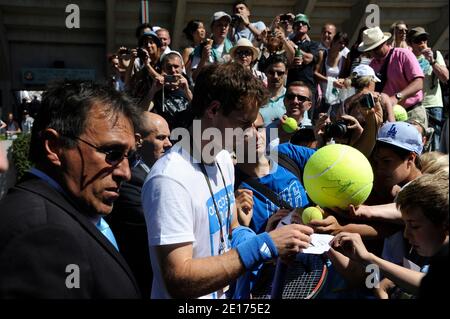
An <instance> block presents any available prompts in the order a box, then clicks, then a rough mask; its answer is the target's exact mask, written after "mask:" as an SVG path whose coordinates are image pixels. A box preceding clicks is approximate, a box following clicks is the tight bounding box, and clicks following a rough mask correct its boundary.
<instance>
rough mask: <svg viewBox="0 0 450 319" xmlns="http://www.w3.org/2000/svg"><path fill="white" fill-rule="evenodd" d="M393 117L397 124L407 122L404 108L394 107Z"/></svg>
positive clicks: (406, 113)
mask: <svg viewBox="0 0 450 319" xmlns="http://www.w3.org/2000/svg"><path fill="white" fill-rule="evenodd" d="M393 109H394V117H395V120H396V121H397V122H403V121H406V120H408V112H406V110H405V108H404V107H403V106H401V105H399V104H396V105H394V107H393Z"/></svg>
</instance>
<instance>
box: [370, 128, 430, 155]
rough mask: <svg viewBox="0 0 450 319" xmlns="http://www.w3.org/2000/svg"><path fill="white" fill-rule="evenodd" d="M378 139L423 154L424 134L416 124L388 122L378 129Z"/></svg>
mask: <svg viewBox="0 0 450 319" xmlns="http://www.w3.org/2000/svg"><path fill="white" fill-rule="evenodd" d="M377 141H380V142H383V143H386V144H391V145H395V146H397V147H400V148H402V149H405V150H408V151H411V152H414V153H416V154H417V155H420V154H422V149H423V144H422V136H421V135H420V133H419V131H418V130H417V128H416V127H415V126H414V125H411V124H409V123H406V122H388V123H386V124H384V125H383V126H382V127H381V128H380V129H379V131H378V137H377Z"/></svg>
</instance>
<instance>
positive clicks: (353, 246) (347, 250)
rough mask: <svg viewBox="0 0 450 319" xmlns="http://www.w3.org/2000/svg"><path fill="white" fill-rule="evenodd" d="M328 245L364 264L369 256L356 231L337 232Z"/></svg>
mask: <svg viewBox="0 0 450 319" xmlns="http://www.w3.org/2000/svg"><path fill="white" fill-rule="evenodd" d="M330 246H331V247H333V248H334V249H337V250H338V251H340V252H341V253H342V254H344V255H345V256H347V257H348V258H350V259H351V260H353V261H356V262H358V263H362V264H365V263H367V262H368V261H369V260H370V258H371V257H370V255H371V254H370V253H369V252H368V251H367V249H366V246H364V243H363V241H362V239H361V235H360V234H357V233H346V232H342V233H339V234H337V235H336V236H335V237H334V238H333V239H332V240H331V242H330Z"/></svg>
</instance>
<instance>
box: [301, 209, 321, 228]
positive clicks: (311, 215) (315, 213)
mask: <svg viewBox="0 0 450 319" xmlns="http://www.w3.org/2000/svg"><path fill="white" fill-rule="evenodd" d="M313 219H317V220H322V219H323V215H322V212H321V211H320V209H318V208H317V207H308V208H306V209H305V210H304V211H303V214H302V221H303V224H305V225H306V224H309V222H310V221H311V220H313Z"/></svg>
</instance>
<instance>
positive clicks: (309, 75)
mask: <svg viewBox="0 0 450 319" xmlns="http://www.w3.org/2000/svg"><path fill="white" fill-rule="evenodd" d="M295 44H296V45H297V46H298V48H299V49H301V50H302V51H304V52H307V53H312V55H313V56H314V58H313V60H312V61H311V63H309V64H302V65H299V66H296V67H293V68H290V69H289V71H288V76H287V84H289V83H290V82H294V81H303V82H305V83H306V84H307V85H309V86H310V89H311V91H312V92H313V94H314V93H315V92H316V81H315V80H314V67H315V65H316V63H317V59H318V54H319V43H318V42H316V41H308V40H303V41H298V42H296V43H295Z"/></svg>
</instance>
